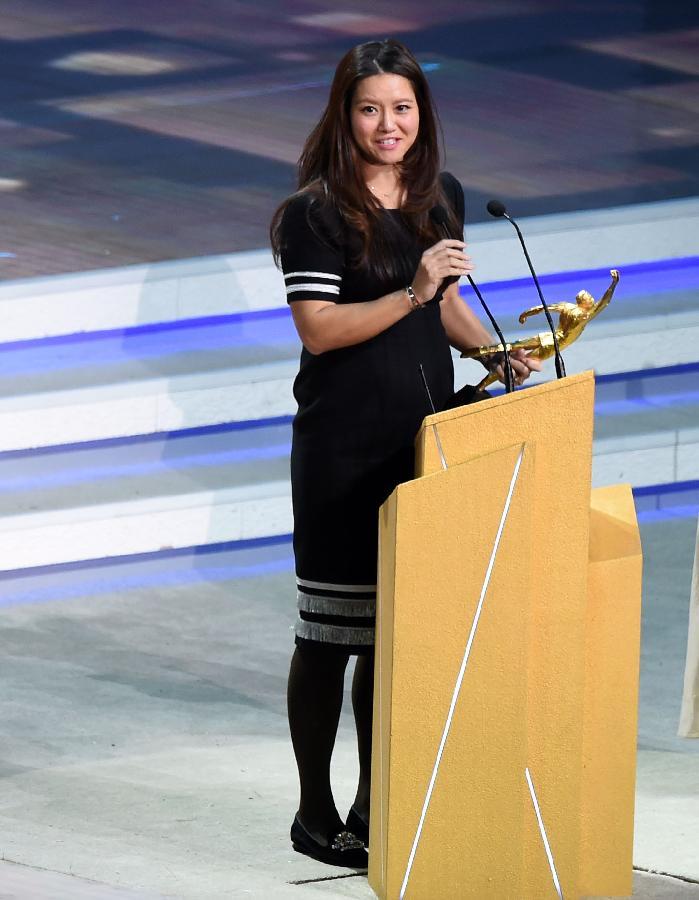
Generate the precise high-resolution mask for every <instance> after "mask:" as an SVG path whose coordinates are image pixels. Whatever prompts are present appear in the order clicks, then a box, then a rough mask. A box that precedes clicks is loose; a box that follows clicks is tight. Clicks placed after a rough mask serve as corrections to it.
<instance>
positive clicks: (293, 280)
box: [284, 272, 342, 300]
mask: <svg viewBox="0 0 699 900" xmlns="http://www.w3.org/2000/svg"><path fill="white" fill-rule="evenodd" d="M341 281H342V276H341V275H334V274H333V273H332V272H287V273H286V274H285V275H284V284H285V285H286V296H287V299H288V300H315V299H318V300H328V299H330V297H333V296H337V295H338V294H339V293H340V282H341Z"/></svg>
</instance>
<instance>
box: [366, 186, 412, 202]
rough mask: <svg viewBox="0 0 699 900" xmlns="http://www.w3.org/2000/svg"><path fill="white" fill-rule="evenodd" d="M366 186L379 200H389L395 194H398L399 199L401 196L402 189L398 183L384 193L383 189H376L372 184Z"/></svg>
mask: <svg viewBox="0 0 699 900" xmlns="http://www.w3.org/2000/svg"><path fill="white" fill-rule="evenodd" d="M367 187H368V188H369V190H370V191H371V193H372V194H373V195H374V196H375V197H377V198H378V199H379V200H380V201H383V200H390V199H391V197H395V196H396V194H397V195H398V199H400V198H401V197H402V195H403V190H402V188H401V187H400V186H399V185H396V186H395V187H394V188H393V190H391V191H386V192H385V193H384V192H383V191H377V190H376V188H375V187H373V186H372V185H370V184H367Z"/></svg>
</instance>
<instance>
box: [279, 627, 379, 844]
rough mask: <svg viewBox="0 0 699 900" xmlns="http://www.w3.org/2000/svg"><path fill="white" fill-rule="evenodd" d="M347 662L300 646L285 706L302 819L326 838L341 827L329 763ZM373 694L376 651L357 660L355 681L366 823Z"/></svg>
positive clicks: (360, 794)
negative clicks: (294, 761) (297, 778)
mask: <svg viewBox="0 0 699 900" xmlns="http://www.w3.org/2000/svg"><path fill="white" fill-rule="evenodd" d="M348 661H349V654H342V653H337V651H336V650H328V649H327V648H324V647H323V646H322V645H313V644H311V645H309V644H304V645H303V646H302V647H296V650H295V651H294V655H293V657H292V658H291V670H290V672H289V688H288V693H287V702H288V709H289V727H290V729H291V742H292V744H293V747H294V755H295V756H296V764H297V766H298V770H299V780H300V783H301V801H300V803H299V818H300V819H301V821H302V822H303V824H304V826H305V827H306V828H307V829H308V830H309V831H310V832H312V833H316V834H318V835H322V836H325V835H327V834H328V833H330V832H332V831H337V830H339V829H340V827H341V826H342V825H343V820H342V819H341V817H340V814H339V813H338V811H337V807H336V806H335V800H334V799H333V794H332V788H331V787H330V758H331V756H332V752H333V748H334V746H335V737H336V735H337V726H338V723H339V721H340V710H341V709H342V696H343V692H344V678H345V670H346V668H347V663H348ZM373 693H374V654H373V652H372V653H369V654H366V655H365V656H358V657H357V664H356V668H355V671H354V678H353V681H352V708H353V710H354V720H355V723H356V726H357V744H358V749H359V785H358V787H357V794H356V797H355V801H354V806H355V809H356V810H357V812H358V813H359V814H360V815H361V816H362V818H364V819H365V820H368V818H369V788H370V784H371V723H372V710H373Z"/></svg>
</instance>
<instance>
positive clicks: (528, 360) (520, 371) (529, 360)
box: [493, 350, 542, 384]
mask: <svg viewBox="0 0 699 900" xmlns="http://www.w3.org/2000/svg"><path fill="white" fill-rule="evenodd" d="M510 365H511V366H512V374H513V376H514V380H515V384H523V383H524V382H525V381H526V380H527V378H529V376H530V375H531V374H532V372H540V371H541V368H542V365H541V360H540V359H535V358H534V357H533V356H530V355H529V354H528V353H527V351H526V350H511V351H510ZM493 373H494V374H495V375H497V376H498V381H501V382H502V383H503V384H505V370H504V369H503V367H502V365H498V366H496V367H495V368H494V369H493Z"/></svg>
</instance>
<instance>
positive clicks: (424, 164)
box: [271, 40, 539, 867]
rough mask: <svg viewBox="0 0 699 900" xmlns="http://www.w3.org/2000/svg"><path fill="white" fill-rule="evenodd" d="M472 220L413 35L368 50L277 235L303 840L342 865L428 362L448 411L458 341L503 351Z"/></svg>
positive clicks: (367, 751) (316, 138) (350, 75)
mask: <svg viewBox="0 0 699 900" xmlns="http://www.w3.org/2000/svg"><path fill="white" fill-rule="evenodd" d="M436 207H441V208H442V210H444V211H446V216H447V223H448V228H449V233H450V234H451V235H453V238H449V239H446V238H444V236H443V234H442V233H440V229H441V228H442V227H443V226H441V225H439V224H438V220H439V219H440V216H439V215H434V212H433V211H434V209H435V208H436ZM431 212H432V215H431ZM443 218H444V215H443V214H442V216H441V219H443ZM463 222H464V198H463V191H462V189H461V186H460V184H459V183H458V182H457V181H456V179H455V178H454V177H453V176H451V175H449V174H446V173H443V174H442V175H440V172H439V145H438V139H437V120H436V115H435V112H434V109H433V105H432V100H431V97H430V92H429V87H428V85H427V82H426V80H425V77H424V75H423V74H422V71H421V69H420V66H419V65H418V63H417V62H416V60H415V59H414V57H413V56H412V55H411V53H410V52H409V51H408V50H407V48H406V47H404V46H403V45H402V44H400V43H398V42H397V41H392V40H386V41H381V42H371V43H368V44H362V45H360V46H358V47H355V48H354V49H353V50H351V51H350V52H349V53H347V54H346V56H344V57H343V59H342V60H341V61H340V63H339V65H338V68H337V71H336V73H335V77H334V80H333V84H332V87H331V90H330V98H329V101H328V106H327V108H326V110H325V112H324V113H323V115H322V117H321V119H320V121H319V123H318V125H317V126H316V127H315V128H314V130H313V131H312V133H311V134H310V136H309V138H308V140H307V142H306V145H305V147H304V150H303V153H302V155H301V159H300V162H299V190H298V192H297V193H296V194H294V195H293V196H292V197H290V198H289V199H288V200H287V201H286V202H285V203H284V204H282V206H281V207H280V209H279V210H278V211H277V213H276V215H275V217H274V219H273V222H272V228H271V236H272V247H273V250H274V253H275V257H276V259H277V261H278V262H280V263H281V267H282V270H283V272H284V280H285V284H286V290H287V299H288V301H289V303H290V305H291V311H292V314H293V318H294V323H295V325H296V328H297V330H298V333H299V336H300V338H301V340H302V342H303V350H302V353H301V363H300V371H299V374H298V377H297V379H296V382H295V384H294V396H295V397H296V400H297V401H298V405H299V409H298V413H297V415H296V417H295V419H294V426H293V446H292V454H291V476H292V496H293V506H294V554H295V559H296V576H297V584H298V607H299V618H298V620H297V625H296V649H295V652H294V656H293V658H292V662H291V671H290V675H289V688H288V709H289V723H290V728H291V737H292V743H293V746H294V753H295V756H296V761H297V764H298V769H299V777H300V784H301V800H300V805H299V811H298V814H297V816H296V818H295V820H294V823H293V825H292V829H291V839H292V843H293V845H294V848H295V849H296V850H298V851H299V852H301V853H305V854H307V855H309V856H312V857H314V858H316V859H320V860H322V861H324V862H328V863H332V864H337V865H348V866H352V867H362V866H366V864H367V855H366V851H365V849H364V845H366V844H367V843H368V822H369V780H370V765H371V720H372V693H373V664H374V660H373V642H374V617H375V603H376V552H377V551H376V548H377V528H378V516H377V512H378V508H379V506H380V505H381V503H382V502H383V501H384V500H385V499H386V497H387V496H388V495H389V494H390V493H391V491H392V490H393V488H394V487H395V486H396V484H398V483H400V482H402V481H407V480H408V479H410V478H411V477H412V474H413V453H414V450H413V441H414V438H415V435H416V433H417V431H418V429H419V427H420V423H421V421H422V419H423V418H424V416H425V415H426V414H428V413H429V412H430V408H429V402H428V398H427V396H426V392H425V388H424V384H423V381H422V378H421V375H420V370H419V367H420V366H422V367H423V371H424V374H425V377H426V379H427V383H428V385H429V388H430V391H431V394H432V398H433V400H434V402H435V405H436V406H437V408H443V407H444V406H445V405H446V403H447V401H448V400H449V398H450V397H451V396H452V394H453V389H454V384H453V380H454V378H453V376H454V373H453V366H452V357H451V351H450V344H451V346H454V347H456V348H457V349H458V350H464V349H466V348H469V347H474V346H481V345H483V344H486V343H491V342H492V338H491V336H490V334H489V333H488V332H487V331H486V330H485V329H484V328H483V326H482V325H481V324H480V322H479V321H478V319H476V317H475V316H474V315H473V313H472V312H471V311H470V309H469V308H468V307H467V306H466V305H465V304H464V303H463V301H462V300H461V299H460V297H459V294H458V287H457V284H456V282H457V281H458V279H459V277H460V276H462V275H465V274H466V273H467V272H469V271H470V270H471V269H472V266H471V263H470V261H469V258H468V257H467V256H466V255H465V253H464V248H465V244H464V242H463V241H462V240H461V237H462V236H463ZM513 367H514V369H515V374H516V376H517V379H518V380H519V381H520V383H521V380H523V379H524V378H525V377H526V376H527V375H528V374H529V372H530V370H531V369H537V368H539V364H538V363H537V362H535V361H532V362H530V361H529V360H528V359H527V357H526V355H525V354H520V355H519V356H518V357H517V358H516V359H513ZM353 654H357V656H358V658H357V663H356V668H355V673H354V680H353V684H352V704H353V709H354V716H355V721H356V725H357V738H358V747H359V764H360V777H359V785H358V789H357V794H356V797H355V800H354V804H353V806H352V808H351V810H350V813H349V816H348V818H347V821H346V822H343V820H342V818H341V817H340V815H339V813H338V810H337V808H336V806H335V802H334V799H333V795H332V790H331V786H330V757H331V754H332V750H333V746H334V743H335V736H336V731H337V725H338V720H339V716H340V709H341V705H342V696H343V680H344V673H345V668H346V666H347V662H348V660H349V657H350V655H353Z"/></svg>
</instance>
